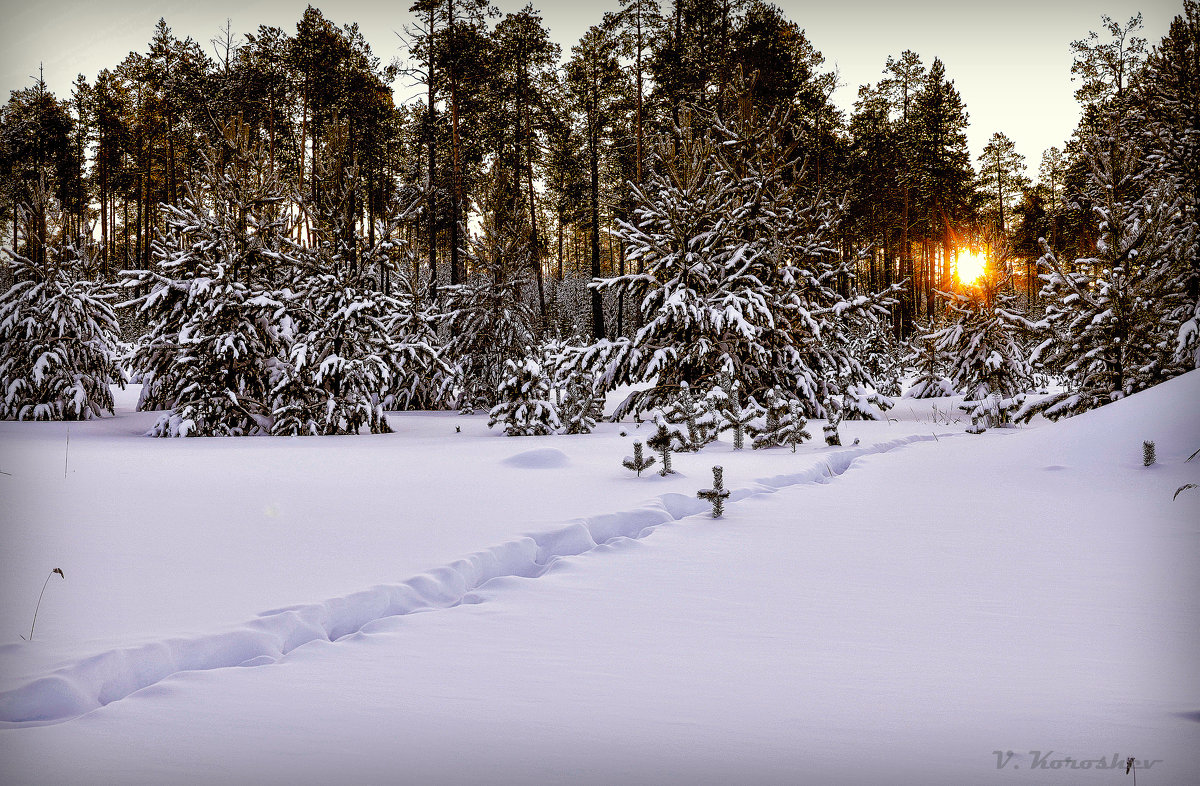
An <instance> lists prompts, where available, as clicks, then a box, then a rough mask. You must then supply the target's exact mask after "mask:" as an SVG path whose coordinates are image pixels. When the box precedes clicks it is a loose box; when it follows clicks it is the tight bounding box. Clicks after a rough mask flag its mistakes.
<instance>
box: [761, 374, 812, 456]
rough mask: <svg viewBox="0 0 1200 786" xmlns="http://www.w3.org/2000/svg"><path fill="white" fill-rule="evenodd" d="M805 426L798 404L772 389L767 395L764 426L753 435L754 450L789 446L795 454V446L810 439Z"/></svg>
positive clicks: (778, 390)
mask: <svg viewBox="0 0 1200 786" xmlns="http://www.w3.org/2000/svg"><path fill="white" fill-rule="evenodd" d="M807 424H808V423H807V421H806V420H805V418H804V415H802V414H801V412H800V402H799V401H798V400H796V399H794V398H785V397H784V395H783V392H782V391H781V390H780V389H779V388H778V387H776V388H772V389H771V390H770V391H768V393H767V420H766V424H765V425H764V426H763V427H762V428H761V429H759V430H758V431H757V433H756V434H755V437H754V449H755V450H759V449H761V448H773V447H777V446H779V445H791V446H792V452H793V453H795V452H796V446H797V445H799V444H800V443H801V442H803V441H804V440H806V439H812V435H811V434H809V433H808V432H807V431H805V430H804V427H805V426H806V425H807Z"/></svg>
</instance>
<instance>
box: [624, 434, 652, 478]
mask: <svg viewBox="0 0 1200 786" xmlns="http://www.w3.org/2000/svg"><path fill="white" fill-rule="evenodd" d="M653 463H654V456H646V455H644V454H643V453H642V443H641V442H640V441H638V440H635V441H634V443H633V455H632V456H626V457H625V459H624V460H623V461H622V462H621V464H622V466H624V467H625V469H628V470H632V471H634V472H637V474H638V477H639V478H640V477H641V476H642V470H644V469H648V468H649V467H650V465H651V464H653Z"/></svg>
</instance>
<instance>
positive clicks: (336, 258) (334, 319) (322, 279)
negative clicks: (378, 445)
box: [271, 168, 448, 436]
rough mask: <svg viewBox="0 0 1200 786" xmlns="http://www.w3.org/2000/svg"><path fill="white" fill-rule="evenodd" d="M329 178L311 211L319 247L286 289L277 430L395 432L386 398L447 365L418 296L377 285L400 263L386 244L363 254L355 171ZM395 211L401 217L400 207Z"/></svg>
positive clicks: (275, 398) (306, 254)
mask: <svg viewBox="0 0 1200 786" xmlns="http://www.w3.org/2000/svg"><path fill="white" fill-rule="evenodd" d="M326 175H327V176H326V177H325V178H324V179H325V180H326V187H325V188H324V189H322V195H321V197H320V200H319V201H318V202H317V203H316V205H315V206H313V207H312V208H310V215H311V216H312V217H313V219H314V220H313V225H314V227H315V230H316V237H317V243H316V244H315V245H314V246H313V247H312V248H311V249H306V250H304V251H303V252H302V253H301V259H302V262H303V266H304V270H305V274H304V275H303V276H302V277H301V278H300V279H299V280H297V282H296V285H295V290H294V291H289V292H287V293H285V294H283V295H281V298H283V299H284V300H285V308H286V311H287V313H288V314H289V316H290V317H291V319H292V322H293V326H292V330H291V335H290V341H289V342H288V347H287V354H286V361H285V362H283V363H280V364H279V365H278V369H277V373H276V374H275V384H274V387H273V389H272V403H273V409H272V415H273V419H274V420H273V425H272V429H271V433H272V434H276V435H292V436H296V435H334V434H357V433H359V432H360V431H361V429H362V428H363V427H364V426H365V427H367V428H368V429H369V430H370V432H371V433H372V434H381V433H389V432H390V431H391V427H390V426H389V425H388V422H387V418H386V417H385V416H384V406H385V404H388V403H394V402H395V400H396V398H397V396H406V395H411V393H412V391H413V390H414V388H416V387H417V386H418V385H420V384H421V382H420V380H421V378H422V377H423V376H425V375H430V376H434V377H436V376H438V375H444V374H445V373H448V369H447V368H446V367H445V366H444V364H443V363H442V361H441V359H440V357H439V353H438V350H437V347H436V346H435V344H434V343H433V341H434V337H433V335H432V328H431V326H430V325H429V324H428V323H426V322H424V321H423V320H422V318H421V315H419V314H418V313H416V312H415V311H414V304H413V301H411V300H404V299H402V298H397V297H393V296H391V295H387V294H385V293H383V292H380V291H379V290H378V289H377V288H376V283H375V282H376V280H377V279H378V273H379V271H378V270H377V269H375V268H377V267H378V266H381V265H382V266H386V267H387V268H388V269H389V270H391V269H392V268H394V265H393V264H392V262H391V259H390V256H389V253H388V249H386V248H374V249H369V253H368V254H360V253H359V249H361V248H363V247H364V246H365V245H366V243H365V238H363V237H361V235H360V234H359V232H358V230H357V229H356V225H355V222H354V220H353V216H354V210H355V207H354V206H355V205H358V204H361V195H359V194H357V193H356V190H357V189H358V188H359V186H358V185H357V184H358V183H359V178H357V177H356V176H355V172H354V170H353V168H350V169H349V170H345V171H343V175H344V177H342V178H338V177H336V176H335V177H328V173H326ZM392 215H393V218H394V222H393V223H399V221H400V220H401V219H402V217H403V211H399V212H398V211H396V210H395V209H394V210H393V211H392ZM393 245H394V244H393ZM397 250H398V249H397V248H392V249H391V251H392V253H396V252H397Z"/></svg>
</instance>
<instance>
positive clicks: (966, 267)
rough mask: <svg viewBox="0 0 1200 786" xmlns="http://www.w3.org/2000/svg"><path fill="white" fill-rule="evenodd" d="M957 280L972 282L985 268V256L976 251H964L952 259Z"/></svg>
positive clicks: (965, 282) (966, 282)
mask: <svg viewBox="0 0 1200 786" xmlns="http://www.w3.org/2000/svg"><path fill="white" fill-rule="evenodd" d="M954 264H955V268H956V271H957V274H958V280H959V281H960V282H962V283H964V284H971V283H974V282H975V281H976V280H977V279H978V278H979V277H980V276H982V275H983V271H984V270H985V269H987V257H985V256H984V255H983V254H981V253H979V252H977V251H964V252H962V253H960V254H959V255H958V256H957V257H955V260H954Z"/></svg>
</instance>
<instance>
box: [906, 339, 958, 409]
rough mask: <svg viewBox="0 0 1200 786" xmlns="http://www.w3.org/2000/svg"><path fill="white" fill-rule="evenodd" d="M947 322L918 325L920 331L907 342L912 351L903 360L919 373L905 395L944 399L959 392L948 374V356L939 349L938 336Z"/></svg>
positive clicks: (908, 396) (907, 396)
mask: <svg viewBox="0 0 1200 786" xmlns="http://www.w3.org/2000/svg"><path fill="white" fill-rule="evenodd" d="M945 327H946V325H945V324H944V322H942V323H941V324H939V323H926V324H921V323H918V324H917V331H916V333H915V334H913V337H912V339H910V340H909V342H908V347H909V351H908V354H907V355H905V357H904V360H903V363H904V365H905V366H908V367H909V368H912V369H913V370H914V371H915V372H916V374H915V375H914V377H913V381H912V384H911V385H909V387H908V390H906V391H904V397H905V398H941V397H943V396H954V395H957V391H955V389H954V384H953V383H952V382H951V381H950V380H949V378H948V377H947V376H946V368H947V366H948V365H949V360H950V359H949V358H947V357H944V356H943V354H942V352H941V351H940V350H939V349H938V342H937V338H936V337H937V336H938V335H940V334H941V331H942V330H944V329H945Z"/></svg>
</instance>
